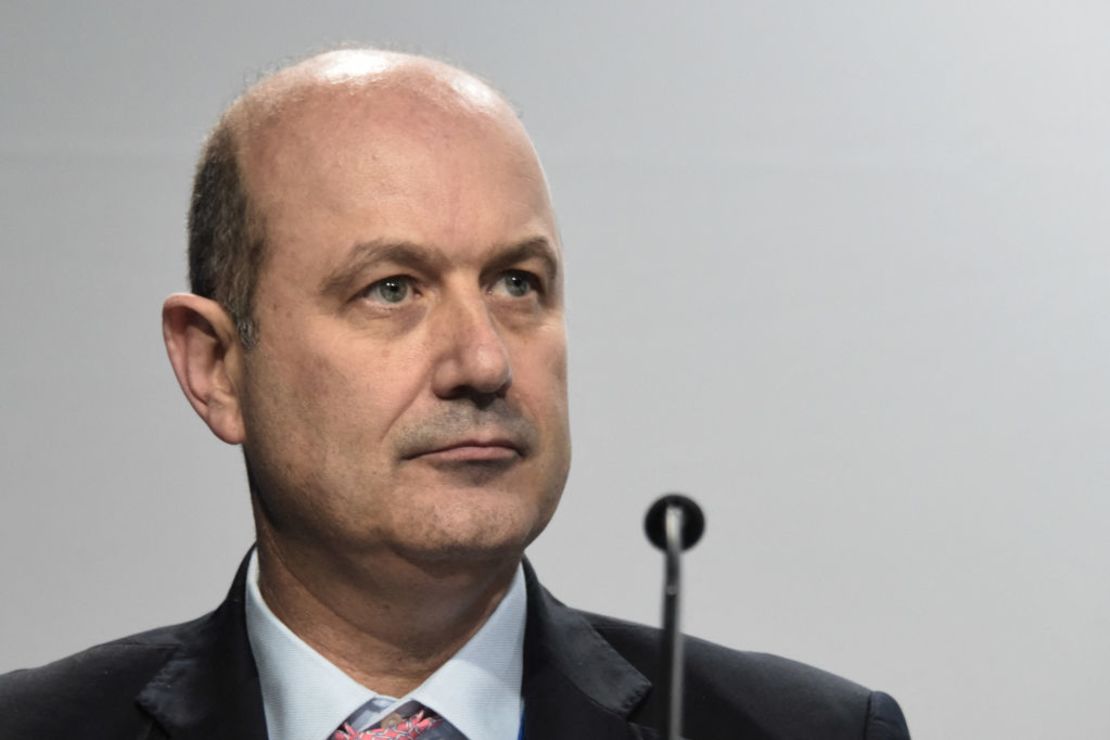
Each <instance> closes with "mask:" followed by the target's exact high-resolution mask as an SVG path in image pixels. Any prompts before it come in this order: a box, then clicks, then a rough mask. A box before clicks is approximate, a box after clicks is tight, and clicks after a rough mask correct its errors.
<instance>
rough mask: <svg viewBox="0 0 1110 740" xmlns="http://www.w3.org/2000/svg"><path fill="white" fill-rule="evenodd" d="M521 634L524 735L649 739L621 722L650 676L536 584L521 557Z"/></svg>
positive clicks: (548, 739)
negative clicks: (524, 616) (524, 605)
mask: <svg viewBox="0 0 1110 740" xmlns="http://www.w3.org/2000/svg"><path fill="white" fill-rule="evenodd" d="M524 575H525V579H526V581H527V584H528V625H527V628H526V631H525V637H524V683H523V688H522V692H523V694H524V723H525V724H524V737H525V738H526V740H565V738H568V737H573V738H575V739H576V740H613V739H614V738H642V739H643V740H648V738H656V737H657V735H656V733H655V732H654V731H653V730H651V729H649V728H645V727H642V726H640V725H637V724H635V723H633V722H631V721H629V714H630V713H631V712H632V710H633V709H635V708H636V707H637V706H638V705H639V704H640V703H641V702H642V701H643V700H644V698H645V697H646V696H647V695H648V693H649V691H650V690H651V682H649V681H648V680H647V678H645V677H644V675H643V674H642V673H640V672H639V671H638V670H636V669H635V668H634V667H633V666H632V665H631V664H630V663H629V662H628V661H626V660H625V659H624V658H623V657H621V655H620V654H619V653H617V651H616V650H614V649H613V647H612V646H611V645H610V644H609V643H608V642H607V641H606V640H605V639H604V638H603V637H602V636H601V635H600V634H598V632H597V631H596V630H595V629H594V628H593V627H592V626H591V625H590V623H589V622H587V621H586V619H585V618H584V617H583V616H582V615H580V614H578V613H577V612H575V611H574V610H572V609H568V608H567V607H565V606H563V605H562V604H561V603H559V602H558V601H557V600H556V599H555V598H554V597H552V596H551V595H550V594H549V593H547V591H546V590H544V589H543V588H542V587H541V586H540V585H539V583H538V581H537V580H536V575H535V573H534V572H533V570H532V568H531V566H530V565H529V564H528V562H527V561H525V563H524Z"/></svg>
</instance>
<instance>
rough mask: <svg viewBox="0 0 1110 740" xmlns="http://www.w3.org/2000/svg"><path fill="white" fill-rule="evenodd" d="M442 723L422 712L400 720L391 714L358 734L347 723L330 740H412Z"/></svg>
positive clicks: (439, 719) (441, 719)
mask: <svg viewBox="0 0 1110 740" xmlns="http://www.w3.org/2000/svg"><path fill="white" fill-rule="evenodd" d="M442 722H443V717H429V716H426V715H425V713H424V710H423V709H421V710H420V711H419V712H417V713H415V714H413V715H412V716H411V717H408V718H406V719H402V718H401V717H400V715H398V714H391V715H389V716H388V717H386V718H385V719H383V720H382V721H381V722H379V723H378V725H377V726H376V727H371V728H369V729H366V730H363V731H362V732H359V731H358V730H356V729H355V728H353V727H351V726H350V725H349V724H347V723H343V727H341V728H339V729H338V730H336V731H335V734H334V735H332V738H331V740H412V739H413V738H415V737H419V736H420V735H423V734H424V733H425V732H427V731H428V730H430V729H432V728H433V727H436V726H437V725H439V724H441V723H442Z"/></svg>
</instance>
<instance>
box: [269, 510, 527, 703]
mask: <svg viewBox="0 0 1110 740" xmlns="http://www.w3.org/2000/svg"><path fill="white" fill-rule="evenodd" d="M363 560H364V561H372V562H363V561H360V560H359V559H352V558H349V557H340V556H338V555H337V554H336V553H321V552H317V551H312V550H309V549H306V548H303V547H299V546H297V545H295V544H293V545H290V544H289V543H282V542H280V541H279V540H278V538H276V537H274V536H273V533H272V532H269V531H267V530H266V528H263V527H260V528H259V532H258V565H259V589H260V591H261V592H262V597H263V598H264V599H265V601H266V605H267V606H268V607H269V608H270V610H271V611H273V613H274V614H275V615H276V616H277V617H278V619H280V620H281V621H282V622H283V623H285V625H286V626H287V627H288V628H289V629H290V630H292V631H293V632H294V634H296V635H297V636H298V637H300V638H301V639H302V640H304V641H305V642H306V643H308V644H309V645H311V646H312V647H313V648H314V649H315V650H316V651H317V652H319V653H320V654H321V655H323V656H324V657H325V658H327V659H328V660H329V661H331V662H332V663H334V664H335V665H337V666H339V667H340V668H341V669H342V670H343V671H344V672H346V673H347V674H348V675H349V676H351V677H352V678H354V679H355V680H356V681H358V682H359V683H361V684H362V685H364V686H366V687H367V688H370V689H372V690H373V691H375V692H377V693H379V694H386V695H389V696H397V697H400V696H404V695H405V694H407V693H409V692H410V691H412V690H413V689H415V688H416V687H417V686H419V685H420V684H421V683H423V682H424V680H425V679H427V678H428V676H430V675H431V674H432V673H434V672H435V671H436V669H438V668H439V667H440V666H442V665H443V664H444V663H446V662H447V660H448V659H449V658H450V657H451V656H452V655H454V654H455V653H456V652H458V650H459V649H460V648H462V646H463V645H465V644H466V642H467V641H468V640H469V639H470V638H471V637H472V636H473V635H474V633H476V632H477V631H478V630H479V629H480V628H481V626H482V625H483V624H484V623H485V621H486V619H488V618H489V615H490V614H491V613H492V612H493V610H494V609H495V608H497V605H498V604H499V603H500V602H501V599H502V597H503V596H504V595H505V593H506V591H507V590H508V588H509V586H510V584H511V583H512V579H513V575H514V573H515V571H516V567H517V564H518V563H519V559H515V560H513V559H510V560H508V561H505V559H504V558H502V559H501V560H499V561H497V562H492V563H491V562H481V563H467V564H465V565H463V566H460V565H458V564H451V565H450V566H445V565H442V564H440V565H438V566H437V565H434V564H433V565H431V566H429V565H427V564H420V563H413V562H410V561H408V560H406V559H404V558H402V557H399V556H396V555H393V554H391V553H381V554H380V556H375V557H373V558H364V559H363Z"/></svg>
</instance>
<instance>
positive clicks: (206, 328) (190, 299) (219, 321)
mask: <svg viewBox="0 0 1110 740" xmlns="http://www.w3.org/2000/svg"><path fill="white" fill-rule="evenodd" d="M162 337H163V338H164V339H165V342H166V352H167V354H169V357H170V364H171V365H173V372H174V374H175V375H176V376H177V382H178V384H179V385H180V386H181V390H182V391H183V392H184V393H185V397H186V398H187V399H189V403H190V404H191V405H192V407H193V410H195V411H196V412H197V414H198V415H199V416H200V418H202V419H204V422H205V423H206V424H207V425H208V428H209V429H211V430H212V433H213V434H215V435H216V436H217V437H219V438H220V439H222V440H223V441H224V442H227V443H228V444H240V443H241V442H242V441H243V440H244V439H245V437H246V429H245V426H244V424H243V416H242V412H241V407H240V399H239V387H240V386H239V383H240V380H241V368H242V362H241V354H242V346H241V345H240V343H239V338H238V335H237V334H236V332H235V325H234V322H233V321H232V320H231V317H230V316H229V315H228V313H227V312H226V311H224V309H223V307H221V306H220V304H218V303H216V302H215V301H213V300H209V299H208V298H202V297H201V296H198V295H193V294H192V293H175V294H173V295H171V296H170V297H169V298H167V299H166V302H165V304H164V305H163V306H162Z"/></svg>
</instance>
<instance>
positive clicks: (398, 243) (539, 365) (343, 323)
mask: <svg viewBox="0 0 1110 740" xmlns="http://www.w3.org/2000/svg"><path fill="white" fill-rule="evenodd" d="M189 249H190V275H191V280H192V287H193V293H190V294H180V295H174V296H171V297H170V298H169V299H168V300H167V301H166V304H165V307H164V313H163V319H164V333H165V339H166V346H167V349H168V353H169V357H170V361H171V363H172V365H173V368H174V372H175V373H176V375H177V378H178V381H179V382H180V385H181V388H182V390H183V391H184V393H185V395H186V397H187V398H188V400H189V402H190V403H191V404H192V406H193V408H194V409H195V410H196V412H197V413H198V414H199V415H200V417H201V418H202V419H203V420H204V421H205V423H206V424H208V426H209V427H210V428H211V430H212V432H213V433H214V434H215V435H216V436H217V437H219V438H220V439H222V440H223V441H225V442H228V443H230V444H238V445H242V447H243V452H244V457H245V459H246V464H247V470H248V476H249V480H250V490H251V499H252V504H253V511H254V517H255V523H256V529H257V549H256V550H255V551H253V552H252V553H251V554H250V555H249V556H248V558H247V560H246V561H245V563H244V565H243V567H242V568H241V569H240V572H239V574H238V576H237V578H236V580H235V582H234V584H233V585H232V588H231V591H230V593H229V595H228V598H227V600H226V601H225V602H224V604H223V605H222V606H221V607H220V608H219V609H218V610H217V611H216V612H214V613H213V614H211V615H208V616H206V617H203V618H201V619H200V620H197V621H195V622H191V623H188V624H185V625H179V626H176V627H169V628H164V629H160V630H155V631H153V632H150V633H146V634H143V635H139V636H136V637H132V638H127V639H124V640H121V641H117V642H114V643H109V644H107V645H103V646H100V647H97V648H93V649H91V650H89V651H86V652H84V653H81V654H79V655H76V656H73V657H71V658H67V659H65V660H62V661H59V662H57V663H54V664H51V665H48V666H45V667H42V668H38V669H35V670H32V671H24V672H16V673H14V674H9V675H7V676H5V677H3V678H0V737H2V738H4V739H5V740H6V739H7V738H23V737H28V738H29V737H51V738H53V737H59V738H60V737H65V736H69V735H71V734H73V735H77V736H80V737H82V738H86V739H91V738H162V737H169V738H232V737H234V738H239V739H246V738H264V737H267V736H268V737H270V738H272V739H273V740H325V738H330V737H334V738H356V737H357V738H362V737H394V736H403V737H410V736H412V737H415V736H417V735H420V736H422V737H425V738H426V740H432V739H433V738H459V737H466V738H470V740H487V738H488V739H490V740H501V739H504V740H511V739H512V738H516V737H519V736H523V737H527V738H529V740H533V739H537V738H626V737H627V738H649V737H656V736H657V731H656V730H655V729H653V728H654V727H657V726H658V718H659V713H660V711H661V706H662V700H661V697H660V696H659V692H658V691H657V690H655V689H654V688H653V687H652V684H651V677H652V675H653V673H654V672H655V670H656V663H657V642H658V637H657V633H656V632H654V631H653V630H649V629H647V628H644V627H638V626H634V625H630V624H626V623H622V622H619V621H616V620H612V619H607V618H603V617H597V616H592V615H585V614H582V613H579V612H576V611H573V610H570V609H568V608H566V607H564V606H562V605H561V604H559V603H558V602H557V601H555V600H554V599H552V598H551V597H550V596H549V595H548V594H547V593H546V592H544V591H543V589H542V588H541V587H540V586H539V585H538V583H537V581H536V578H535V575H534V574H533V573H532V572H531V571H530V570H529V569H528V568H527V566H526V565H522V553H523V551H524V548H525V547H526V546H527V545H528V544H529V543H530V542H531V541H532V540H533V539H534V538H535V537H536V536H537V535H538V534H539V533H540V532H541V531H542V530H543V528H544V526H545V525H546V524H547V522H548V520H549V519H550V518H551V515H552V513H553V512H554V509H555V506H556V503H557V502H558V499H559V496H560V494H561V492H562V489H563V485H564V482H565V480H566V476H567V470H568V467H569V463H570V441H569V434H568V423H567V396H566V351H565V332H564V324H563V287H562V280H563V276H562V258H561V247H560V244H559V240H558V233H557V229H556V226H555V218H554V215H553V213H552V209H551V204H550V200H549V196H548V191H547V186H546V183H545V180H544V175H543V172H542V170H541V168H540V165H539V162H538V160H537V158H536V154H535V152H534V150H533V148H532V145H531V142H530V140H529V138H528V136H527V134H526V133H525V131H524V129H523V127H522V126H521V124H520V122H519V120H518V119H517V118H516V116H515V115H514V114H513V112H512V110H511V109H510V107H509V106H508V105H507V103H506V102H505V101H504V100H503V99H502V98H501V97H500V96H499V95H498V94H497V93H496V92H494V91H493V90H492V89H491V88H490V87H489V86H487V85H486V84H485V83H483V82H481V81H480V80H477V79H475V78H474V77H472V76H470V75H468V74H466V73H465V72H462V71H460V70H458V69H455V68H453V67H449V66H447V65H444V64H441V63H438V62H435V61H432V60H429V59H424V58H419V57H412V56H406V55H399V54H390V53H383V52H378V51H372V50H360V51H355V50H352V51H341V52H332V53H328V54H323V55H320V56H317V57H314V58H311V59H309V60H307V61H304V62H302V63H300V64H297V65H295V66H292V67H290V68H287V69H285V70H283V71H280V72H278V73H277V74H275V75H273V76H271V77H269V78H267V79H265V80H263V81H262V82H261V83H259V84H258V85H256V86H254V87H253V88H252V89H250V90H249V91H248V92H247V93H246V94H245V95H244V96H243V97H241V98H240V99H239V100H238V101H236V103H234V104H233V105H232V106H231V108H230V109H229V110H228V111H227V112H226V113H225V115H224V117H223V119H222V120H221V122H220V123H219V125H218V126H217V128H216V129H215V131H214V132H213V134H212V136H211V138H210V140H209V142H208V144H207V146H206V148H205V152H204V154H203V155H202V159H201V163H200V166H199V168H198V171H197V178H196V182H195V188H194V196H193V204H192V211H191V217H190V246H189ZM687 654H688V678H687V717H686V722H685V728H686V734H687V735H688V736H689V737H693V738H747V737H751V738H771V737H775V738H778V737H783V738H787V737H789V738H840V737H844V738H848V737H852V738H859V737H868V738H900V737H907V736H908V734H907V732H906V730H905V725H904V721H903V720H902V717H901V712H900V711H899V709H898V707H897V704H896V703H894V701H893V699H891V698H889V697H887V696H886V695H884V694H879V693H872V692H870V691H868V690H866V689H863V688H862V687H859V686H856V685H855V684H851V683H849V682H847V681H844V680H842V679H838V678H835V677H833V676H830V675H828V674H825V673H822V672H819V671H816V670H814V669H811V668H807V667H804V666H801V665H798V664H795V663H791V662H789V661H784V660H782V659H778V658H773V657H770V656H761V655H751V654H741V653H735V652H732V651H728V650H726V649H724V648H720V647H715V646H711V645H708V644H705V643H701V642H699V641H691V642H690V644H689V646H688V648H687ZM390 732H392V733H393V734H389V733H390ZM404 733H407V734H404Z"/></svg>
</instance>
